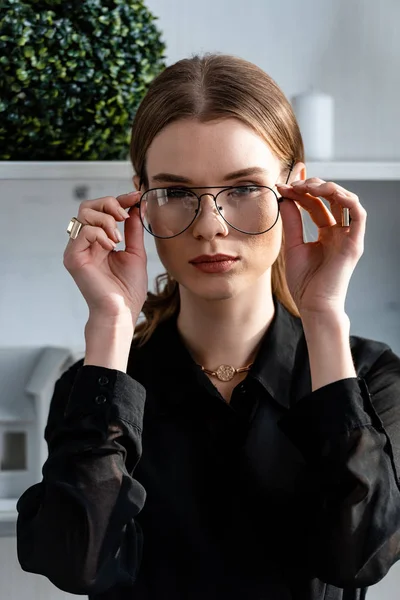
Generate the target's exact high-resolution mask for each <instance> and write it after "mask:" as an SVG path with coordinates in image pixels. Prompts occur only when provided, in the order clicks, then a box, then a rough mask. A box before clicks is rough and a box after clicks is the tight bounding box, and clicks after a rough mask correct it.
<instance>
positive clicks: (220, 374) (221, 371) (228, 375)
mask: <svg viewBox="0 0 400 600" xmlns="http://www.w3.org/2000/svg"><path fill="white" fill-rule="evenodd" d="M252 366H253V363H250V364H249V365H247V367H241V368H240V369H235V367H232V366H231V365H220V366H219V367H218V369H217V370H216V371H210V370H209V369H206V368H205V367H203V365H199V367H201V370H202V371H204V372H205V373H208V375H211V376H212V377H217V378H218V379H219V380H220V381H231V379H233V378H234V376H235V375H236V373H244V371H250V368H251V367H252Z"/></svg>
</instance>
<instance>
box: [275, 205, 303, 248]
mask: <svg viewBox="0 0 400 600" xmlns="http://www.w3.org/2000/svg"><path fill="white" fill-rule="evenodd" d="M279 206H280V209H279V210H280V215H281V219H282V227H283V232H284V235H285V251H288V250H291V249H292V248H296V247H297V246H300V245H302V244H304V233H303V220H302V218H301V212H300V209H299V208H298V206H297V204H296V202H293V201H292V200H291V199H290V198H284V199H283V201H282V202H281V203H280V205H279Z"/></svg>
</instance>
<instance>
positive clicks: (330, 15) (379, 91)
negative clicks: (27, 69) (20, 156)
mask: <svg viewBox="0 0 400 600" xmlns="http://www.w3.org/2000/svg"><path fill="white" fill-rule="evenodd" d="M145 5H146V6H147V7H148V9H149V10H150V11H151V13H152V14H153V15H154V16H155V17H157V20H156V27H157V28H158V29H159V31H160V34H161V36H162V40H163V42H164V43H165V61H166V64H167V65H169V64H172V63H174V62H175V61H177V60H179V59H180V58H183V57H187V56H190V55H192V54H193V53H202V52H212V51H218V52H224V53H230V54H234V55H237V56H241V57H242V58H245V59H247V60H249V61H252V62H254V63H256V64H257V65H258V66H260V67H261V68H262V69H264V70H265V71H266V72H267V73H269V74H270V75H271V76H272V77H273V78H274V79H275V80H276V82H277V83H278V84H279V85H280V86H281V88H282V89H283V91H284V92H285V94H286V95H287V96H288V97H289V98H290V99H291V98H293V97H294V96H297V95H299V94H303V93H305V92H308V91H311V90H317V91H319V92H322V93H324V94H328V95H330V96H331V97H332V98H333V101H334V122H333V127H334V150H333V155H332V156H331V157H330V158H329V160H315V158H313V160H310V161H309V162H308V163H307V166H308V175H309V176H316V177H321V178H323V179H326V180H333V181H336V182H337V183H339V184H340V185H342V186H344V187H345V188H347V189H349V190H351V191H353V192H355V193H356V194H358V195H359V197H360V200H361V202H362V204H363V205H364V206H365V208H366V210H367V212H368V223H367V235H366V241H365V252H364V255H363V257H362V258H361V260H360V262H359V264H358V266H357V269H356V271H355V273H354V275H353V278H352V280H351V284H350V288H349V293H348V298H347V304H346V310H347V313H348V314H349V316H350V319H351V333H352V334H355V335H362V336H363V337H367V338H373V339H377V340H381V341H384V342H386V343H387V344H389V345H390V346H391V347H392V349H393V350H394V351H395V352H396V353H397V354H400V269H399V259H400V202H399V192H400V144H399V142H398V140H399V139H400V105H399V97H400V76H399V73H400V37H399V35H398V23H399V22H400V3H399V2H398V0H383V1H382V2H380V3H376V2H373V1H372V0H303V1H302V2H301V3H300V2H296V1H295V0H287V2H274V1H272V0H246V2H243V1H242V0H229V2H228V1H227V0H225V1H224V0H202V1H201V2H196V1H194V0H169V1H168V2H166V1H165V0H147V2H145ZM0 35H1V32H0ZM1 65H2V62H1V56H0V75H1ZM126 67H127V65H125V68H126ZM1 100H2V98H1V97H0V102H1ZM1 119H2V113H1V112H0V125H1ZM108 141H109V144H110V145H112V132H111V136H110V138H109V140H108ZM128 151H129V147H128V145H127V147H126V157H125V158H127V156H128ZM306 153H307V146H306ZM25 161H26V158H24V162H22V161H18V160H14V159H13V160H9V161H7V160H3V161H0V199H1V207H2V208H1V218H0V256H1V259H0V347H1V348H2V349H4V350H5V353H4V356H10V354H9V351H8V349H13V351H14V352H15V356H17V355H18V353H20V355H21V356H23V357H24V360H25V363H24V364H25V365H26V373H27V374H29V376H31V375H32V369H35V365H37V363H38V362H39V361H40V359H42V362H43V360H44V359H43V349H44V348H52V347H56V348H58V351H59V354H58V355H57V356H58V358H57V360H58V363H55V362H54V354H52V356H53V364H52V370H51V373H52V377H53V378H54V377H55V376H56V375H57V372H58V371H57V370H59V371H60V370H62V369H63V368H65V366H66V364H68V362H72V361H75V360H77V359H78V358H80V357H81V356H83V349H84V335H83V331H84V326H85V323H86V320H87V317H88V311H87V307H86V304H85V301H84V300H83V298H82V296H81V294H80V292H79V290H78V288H77V287H76V285H75V283H74V281H73V280H72V278H71V276H70V275H69V273H68V272H67V271H66V270H65V268H64V267H63V264H62V260H63V252H64V249H65V246H66V244H67V240H68V236H67V233H66V227H67V225H68V222H69V220H70V218H71V217H72V216H74V215H76V214H77V212H78V206H79V203H80V202H81V201H82V200H83V199H86V198H91V199H92V198H98V197H101V196H107V195H112V196H117V195H118V194H121V193H123V192H128V191H131V190H132V189H133V188H132V181H131V179H132V175H133V171H132V167H131V165H130V163H129V161H128V160H118V161H114V160H109V161H108V160H107V159H104V160H102V161H101V162H100V161H98V162H97V164H96V161H90V162H87V164H86V165H85V164H84V163H82V162H79V164H76V163H75V162H71V163H70V164H67V163H65V164H62V162H54V163H53V164H52V163H51V162H48V161H42V163H40V162H39V161H35V162H32V163H30V161H27V162H25ZM71 161H73V157H71ZM76 161H81V158H80V157H79V156H78V157H77V158H76ZM304 223H305V235H306V238H307V239H309V240H311V239H313V235H315V230H314V229H313V226H312V224H311V223H310V222H309V221H308V218H307V216H305V217H304ZM121 230H122V229H121ZM146 246H147V249H148V258H149V277H150V282H151V285H152V282H153V280H154V277H155V276H156V275H157V274H158V273H160V272H162V266H161V265H160V263H159V261H158V259H157V256H156V253H155V247H154V244H153V242H152V240H151V239H149V238H148V237H146ZM46 360H47V359H46ZM5 364H6V362H5V361H4V362H3V373H4V372H5V370H4V365H5ZM7 365H8V366H7V373H6V374H5V375H7V374H8V378H7V377H6V376H5V375H3V378H1V375H0V384H1V382H3V383H2V388H0V389H1V391H2V396H3V398H5V396H6V393H7V394H8V395H10V394H11V393H12V392H11V391H10V390H11V384H10V379H13V377H14V378H18V377H19V379H20V380H22V383H23V376H21V372H20V371H19V375H18V374H17V373H15V374H12V371H11V370H10V369H12V367H11V366H10V364H8V363H7ZM0 368H1V364H0ZM42 371H43V367H42ZM42 371H41V372H40V373H39V374H38V371H35V373H36V375H35V377H36V379H35V382H34V383H32V387H31V392H30V393H31V394H32V393H33V392H32V390H34V393H35V394H36V400H35V401H37V402H42V403H44V404H41V405H40V406H41V407H42V408H41V410H42V413H43V414H42V416H41V419H42V420H41V421H40V422H39V423H36V425H38V427H39V429H37V428H36V429H35V427H33V429H32V431H31V430H30V429H29V427H31V425H32V423H31V424H30V425H29V423H30V421H29V415H28V416H27V417H26V418H25V421H22V419H21V418H20V415H19V416H18V414H15V411H14V412H13V410H12V409H10V406H8V405H7V407H6V404H7V402H6V401H4V402H3V409H2V404H1V401H0V436H1V435H6V434H7V433H8V434H10V432H11V433H16V432H19V431H21V430H24V431H25V430H26V436H27V440H30V439H31V437H30V436H33V438H35V435H36V436H37V431H38V430H39V432H40V427H43V422H44V421H43V419H45V412H46V410H45V408H43V406H44V407H46V401H47V400H48V398H47V400H46V397H44V398H43V397H42V398H40V396H41V395H42V396H44V394H43V393H42V389H45V388H46V386H47V388H46V389H51V383H52V382H51V380H50V381H49V379H48V377H47V379H46V372H45V373H44V374H43V372H42ZM48 372H49V371H47V373H48ZM27 376H28V375H27ZM40 377H42V379H40ZM7 381H8V382H7ZM40 381H42V382H43V383H42V386H43V387H42V388H41V387H40V385H41V384H40ZM49 386H50V387H49ZM24 393H25V392H24V390H23V386H22V387H21V396H22V395H23V394H24ZM27 397H28V394H27ZM21 406H22V405H21ZM4 407H6V408H7V410H6V409H5V408H4ZM43 411H44V412H43ZM18 419H19V420H20V421H21V422H18ZM24 428H25V429H24ZM28 430H29V431H28ZM35 431H36V433H35ZM15 439H16V438H15ZM30 443H31V442H29V443H28V441H27V442H26V446H27V447H28V446H29V444H30ZM38 444H39V445H41V448H39V450H38V452H39V454H38V456H42V455H43V453H44V452H45V449H44V448H43V442H40V443H39V442H38ZM0 452H1V442H0ZM40 452H41V453H42V454H40ZM21 460H22V459H21ZM22 462H23V460H22ZM24 468H28V470H29V469H30V468H31V466H30V465H29V463H28V465H25V467H24ZM21 469H22V467H21ZM35 469H36V471H35ZM6 471H8V472H6ZM14 471H15V472H14ZM32 473H35V474H36V475H32V476H33V477H34V481H37V480H39V479H38V477H39V475H38V471H37V465H36V466H34V467H32ZM20 474H21V473H18V468H17V469H15V467H14V468H10V467H8V469H4V472H2V471H1V468H0V498H1V497H3V504H1V499H0V534H1V535H2V537H0V597H1V598H3V597H4V598H7V599H8V600H20V599H21V600H22V599H25V598H27V597H29V598H31V599H32V600H39V599H40V600H61V599H63V598H67V597H72V596H70V595H69V594H66V593H63V592H61V591H59V590H57V589H56V588H55V587H54V586H53V585H52V584H50V583H49V582H48V581H47V580H46V579H45V578H43V577H37V576H34V575H31V574H27V573H24V572H22V571H21V569H20V568H19V565H18V564H17V562H16V557H15V537H14V528H15V510H14V508H15V504H14V505H13V500H14V498H13V496H15V495H16V494H18V485H22V486H24V485H25V483H24V482H25V480H22V479H21V478H19V479H18V477H19V475H20ZM13 478H14V479H13ZM11 479H13V483H10V482H11ZM12 486H14V488H12ZM11 489H13V490H17V492H15V491H13V492H10V490H11ZM399 586H400V565H395V566H394V567H393V568H392V569H391V571H390V572H389V574H388V575H387V576H386V577H385V578H384V580H382V581H381V582H380V583H379V584H377V585H376V586H373V587H371V588H370V590H369V592H368V598H369V599H370V600H378V598H379V600H395V599H396V598H398V589H399Z"/></svg>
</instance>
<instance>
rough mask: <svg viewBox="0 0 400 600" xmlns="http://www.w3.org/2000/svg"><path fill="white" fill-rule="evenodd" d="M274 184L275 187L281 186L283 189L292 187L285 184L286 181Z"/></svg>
mask: <svg viewBox="0 0 400 600" xmlns="http://www.w3.org/2000/svg"><path fill="white" fill-rule="evenodd" d="M276 185H277V187H280V188H283V189H284V190H288V189H289V188H291V187H292V186H291V185H287V184H286V183H277V184H276Z"/></svg>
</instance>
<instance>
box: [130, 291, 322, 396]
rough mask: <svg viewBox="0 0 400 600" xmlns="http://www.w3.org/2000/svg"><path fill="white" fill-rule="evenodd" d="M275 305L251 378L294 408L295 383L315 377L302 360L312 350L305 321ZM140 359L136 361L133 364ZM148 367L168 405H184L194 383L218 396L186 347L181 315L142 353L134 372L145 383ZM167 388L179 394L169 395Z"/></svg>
mask: <svg viewBox="0 0 400 600" xmlns="http://www.w3.org/2000/svg"><path fill="white" fill-rule="evenodd" d="M274 305H275V313H274V316H273V319H272V321H271V323H270V325H269V327H268V330H267V331H266V333H265V335H264V337H263V339H262V341H261V345H260V348H259V350H258V353H257V356H256V359H255V361H254V364H253V366H252V367H251V370H250V372H249V377H251V378H252V379H254V380H256V381H258V382H259V383H260V384H261V385H262V386H263V388H264V389H265V390H266V391H267V392H268V393H269V395H270V396H271V397H272V398H273V399H274V400H275V401H276V402H277V403H278V404H280V405H281V406H283V407H285V408H290V405H291V403H292V401H293V396H295V397H296V396H298V393H296V392H297V391H300V390H301V388H303V386H298V385H296V383H298V382H299V381H298V380H299V379H300V378H302V379H303V380H305V384H306V385H307V383H308V382H309V379H310V376H309V368H308V361H306V360H301V358H302V357H303V358H304V357H306V356H307V348H306V343H305V339H304V333H303V328H302V324H301V319H300V318H298V317H295V316H294V315H292V314H291V313H290V312H289V311H288V310H287V309H286V308H285V307H284V306H283V305H282V304H281V303H280V302H279V301H278V300H277V299H276V297H275V296H274ZM135 361H136V358H134V357H132V364H133V365H134V363H135ZM142 361H143V362H142ZM140 363H142V367H140ZM148 365H152V373H153V375H152V381H151V385H154V386H155V387H156V388H158V387H160V386H162V388H163V390H164V394H163V396H164V397H165V396H168V398H165V400H167V401H168V402H169V403H172V404H178V403H180V402H181V401H182V400H183V397H184V396H187V390H188V389H191V388H193V383H195V384H198V385H199V386H200V387H201V388H204V387H205V388H206V389H207V390H208V391H209V392H211V393H215V387H214V386H213V385H212V384H211V382H210V380H209V379H208V377H207V376H206V375H205V374H204V373H203V372H202V371H201V368H200V367H199V366H198V365H196V363H195V361H194V360H193V358H192V356H191V355H190V353H189V351H188V350H187V348H186V347H185V345H184V343H183V341H182V338H181V336H180V334H179V331H178V329H177V317H176V316H175V317H172V318H170V319H168V320H167V321H165V322H163V323H161V324H160V325H159V326H158V327H157V329H156V331H155V332H154V333H153V335H152V337H151V338H150V340H149V342H148V343H147V344H146V345H145V346H143V348H142V349H139V361H138V363H137V365H136V367H135V368H132V376H134V377H136V378H138V379H139V381H140V377H139V374H140V372H143V371H141V369H142V368H143V370H144V371H148V369H149V366H148ZM166 389H173V390H174V392H173V393H172V394H167V395H166V394H165V390H166ZM303 389H304V388H303ZM180 391H182V392H184V393H183V394H181V393H180ZM297 399H298V398H297ZM165 400H163V402H164V401H165Z"/></svg>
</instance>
